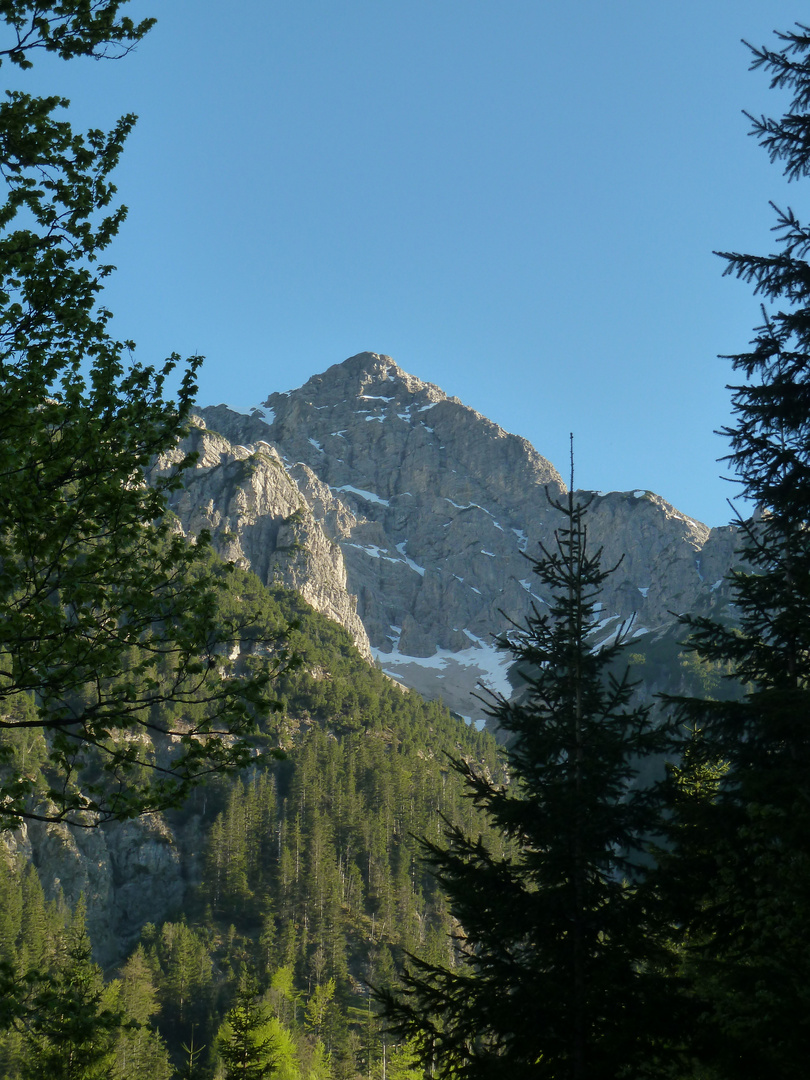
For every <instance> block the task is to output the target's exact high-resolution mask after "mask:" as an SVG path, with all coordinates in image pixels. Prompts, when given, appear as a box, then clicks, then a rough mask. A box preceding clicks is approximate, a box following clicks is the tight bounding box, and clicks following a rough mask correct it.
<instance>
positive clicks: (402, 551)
mask: <svg viewBox="0 0 810 1080" xmlns="http://www.w3.org/2000/svg"><path fill="white" fill-rule="evenodd" d="M406 544H407V540H403V541H402V543H401V544H397V551H398V552H399V553H400V555H401V556H402V558H403V559H404V560H405V562H406V563H407V564H408V566H410V568H411V570H415V571H416V573H417V574H419V576H420V577H424V576H425V568H424V566H420V565H419V564H418V563H415V562H414V561H413V559H410V558H408V556H407V555H406V554H405V545H406Z"/></svg>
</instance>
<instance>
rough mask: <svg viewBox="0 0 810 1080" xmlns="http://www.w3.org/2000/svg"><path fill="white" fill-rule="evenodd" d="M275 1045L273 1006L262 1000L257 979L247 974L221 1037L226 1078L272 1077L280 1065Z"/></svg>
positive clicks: (241, 1079) (220, 1044) (233, 1079)
mask: <svg viewBox="0 0 810 1080" xmlns="http://www.w3.org/2000/svg"><path fill="white" fill-rule="evenodd" d="M274 1044H275V1039H274V1032H273V1028H272V1025H271V1023H270V1013H269V1009H268V1007H267V1006H266V1005H263V1004H262V1003H261V1002H260V1001H259V1000H258V994H257V989H256V986H255V985H254V983H253V980H252V979H250V978H249V977H243V979H242V981H241V983H240V986H239V992H238V994H237V996H236V1001H235V1002H234V1004H233V1007H232V1008H231V1010H230V1011H229V1013H228V1015H227V1017H226V1019H225V1024H224V1025H223V1028H222V1030H221V1031H220V1033H219V1036H218V1048H219V1057H220V1060H221V1061H222V1063H223V1065H224V1067H225V1073H224V1075H225V1077H226V1080H262V1077H268V1076H270V1075H271V1074H272V1073H273V1072H275V1070H276V1068H277V1062H276V1058H275V1053H274Z"/></svg>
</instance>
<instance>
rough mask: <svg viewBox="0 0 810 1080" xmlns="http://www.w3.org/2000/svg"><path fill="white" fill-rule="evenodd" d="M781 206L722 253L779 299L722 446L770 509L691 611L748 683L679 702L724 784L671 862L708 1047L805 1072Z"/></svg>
mask: <svg viewBox="0 0 810 1080" xmlns="http://www.w3.org/2000/svg"><path fill="white" fill-rule="evenodd" d="M776 36H777V39H778V41H779V48H778V49H768V48H761V49H758V48H752V50H751V51H752V54H753V62H752V65H751V66H752V68H761V69H763V70H764V71H766V72H768V73H769V74H770V76H771V86H772V87H773V88H779V89H787V90H789V91H790V92H791V94H792V101H791V104H790V107H789V108H788V111H787V112H786V113H785V114H784V115H783V116H782V117H780V118H778V119H770V118H766V117H761V118H760V119H756V118H754V117H753V116H749V119H750V120H751V121H752V134H753V135H754V136H755V137H756V138H757V140H758V141H759V142H760V144H761V145H762V146H763V147H764V148H765V150H766V151H767V152H768V154H769V156H770V158H771V160H772V161H774V162H776V161H778V162H781V163H783V165H784V172H785V174H786V176H787V177H788V179H790V180H796V179H800V178H802V177H805V176H807V175H808V173H810V112H809V107H810V28H808V27H805V26H801V25H798V26H797V28H796V30H794V31H791V32H788V33H779V34H777V35H776ZM749 47H750V46H749ZM774 211H775V214H776V224H775V226H774V232H775V233H776V236H777V240H778V249H777V251H776V252H775V253H774V254H771V255H767V256H757V255H743V254H739V253H735V252H718V254H720V255H721V257H722V258H723V259H725V260H726V268H725V273H726V274H732V275H734V276H736V277H739V278H742V279H743V280H744V281H747V282H749V283H751V284H753V286H754V291H755V293H757V294H759V295H760V296H762V297H764V299H765V301H766V302H767V303H769V304H772V305H774V309H773V310H768V309H767V308H766V306H764V305H763V308H762V324H761V326H759V327H758V328H757V330H756V331H755V334H756V336H755V338H754V340H753V342H752V344H751V348H750V350H749V351H747V352H745V353H741V354H738V355H734V356H731V357H728V358H727V359H730V360H731V362H732V365H733V368H734V371H735V372H737V373H739V375H740V377H741V378H740V381H739V382H738V383H737V384H736V385H733V386H731V387H730V388H729V389H730V390H731V391H732V402H733V408H734V413H735V423H734V424H733V426H730V427H726V428H724V429H723V431H722V434H724V435H726V436H727V437H728V439H729V440H730V446H731V453H730V454H729V455H728V457H727V459H726V460H727V461H729V462H730V464H731V466H732V467H733V469H734V471H735V473H736V476H737V478H738V480H739V482H740V485H741V489H742V495H744V496H745V498H747V499H748V500H750V501H751V502H752V503H753V504H754V506H755V507H756V513H755V515H754V517H753V518H752V519H751V520H749V521H745V522H740V526H741V536H742V544H741V549H740V554H741V557H742V559H743V560H744V564H743V565H744V569H740V570H738V571H736V572H735V573H733V575H732V579H731V581H732V589H733V594H734V603H735V606H736V612H737V614H738V622H737V624H736V625H733V626H729V625H721V624H718V623H715V622H712V621H711V620H709V619H705V618H702V619H687V620H685V621H686V623H687V625H688V626H689V628H690V631H691V634H692V638H691V643H692V646H693V647H694V649H695V650H696V652H697V654H698V656H699V657H701V658H703V659H707V660H712V661H722V662H727V663H729V664H730V665H731V667H732V668H733V673H734V674H733V677H734V678H735V679H737V680H739V682H740V683H742V684H743V686H744V687H745V694H744V696H743V697H742V699H741V700H733V701H723V702H718V701H709V700H678V701H677V705H678V711H679V715H680V717H681V719H682V720H683V721H684V722H685V723H686V725H687V726H688V727H691V728H693V729H695V730H696V731H698V732H699V738H697V739H696V740H695V741H694V742H693V744H692V746H691V747H690V750H689V756H690V759H691V761H692V763H693V764H694V769H695V770H702V771H703V773H704V774H705V775H711V773H712V770H714V781H713V782H712V783H711V784H709V785H706V789H707V790H708V791H709V793H710V794H711V792H712V791H713V792H714V795H713V797H710V798H704V799H703V800H702V801H701V802H699V803H698V804H697V805H696V804H695V802H694V800H690V801H688V803H687V807H688V815H687V817H686V818H684V816H683V814H676V816H675V819H674V822H673V840H674V844H675V851H674V857H668V858H667V859H666V860H665V872H666V874H667V876H668V877H669V879H670V880H669V893H670V896H671V898H672V900H673V903H674V905H675V909H676V910H679V911H680V914H681V916H682V917H683V919H684V922H685V930H686V936H687V941H688V954H687V955H688V967H689V970H690V971H691V972H692V973H693V976H694V993H695V995H696V998H697V1001H698V1003H699V1008H700V1009H701V1011H702V1013H703V1014H704V1015H705V1016H707V1017H708V1020H707V1021H706V1022H705V1023H704V1024H703V1025H702V1035H701V1037H700V1038H699V1039H698V1040H697V1043H696V1049H697V1051H698V1052H699V1053H700V1055H701V1056H703V1057H704V1058H705V1059H707V1060H710V1061H711V1062H713V1064H714V1066H715V1068H716V1069H717V1070H718V1071H719V1073H720V1075H721V1076H724V1077H725V1076H728V1077H752V1078H753V1077H761V1076H764V1075H772V1076H798V1075H801V1074H802V1073H803V1072H804V1071H805V1070H806V1066H807V1061H808V1060H810V938H808V933H807V926H808V922H809V921H810V528H808V525H809V524H810V268H809V267H808V262H807V255H808V252H810V227H808V226H806V225H803V224H802V223H801V221H800V220H799V219H798V217H797V216H796V215H795V214H794V212H793V211H792V210H791V209H786V210H781V209H778V208H776V207H774ZM681 805H683V804H681ZM665 885H666V881H665Z"/></svg>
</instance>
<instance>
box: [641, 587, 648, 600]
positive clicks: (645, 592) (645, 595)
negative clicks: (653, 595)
mask: <svg viewBox="0 0 810 1080" xmlns="http://www.w3.org/2000/svg"><path fill="white" fill-rule="evenodd" d="M638 591H639V592H640V593H641V595H642V596H643V597H644V599H645V600H646V599H647V593H648V592H649V591H650V586H649V585H639V586H638Z"/></svg>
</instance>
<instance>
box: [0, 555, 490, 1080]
mask: <svg viewBox="0 0 810 1080" xmlns="http://www.w3.org/2000/svg"><path fill="white" fill-rule="evenodd" d="M228 583H229V592H228V595H227V598H223V600H222V602H223V605H224V606H226V607H227V606H228V605H229V604H237V603H238V604H239V605H241V606H242V608H243V609H244V606H245V605H246V604H249V605H250V606H251V608H252V622H254V623H258V622H261V624H262V625H263V626H265V627H266V626H267V625H274V626H278V627H289V626H294V627H295V628H294V629H293V630H292V631H291V632H290V633H289V635H288V637H287V639H286V640H287V642H288V646H289V648H290V649H291V650H292V652H293V654H294V655H295V657H296V663H295V664H294V665H292V666H290V667H288V668H287V670H285V672H284V673H283V674H282V675H281V676H280V677H278V678H277V679H276V681H275V683H274V689H275V691H276V693H277V694H278V697H279V699H280V701H281V703H282V708H281V711H280V712H276V711H273V712H270V713H269V714H268V717H267V721H266V724H265V726H264V730H263V731H257V733H256V735H255V738H254V743H255V747H256V748H259V747H260V748H261V750H262V763H261V764H257V765H254V766H251V767H249V768H248V769H246V770H244V771H243V772H242V773H241V775H239V776H237V777H235V778H231V777H226V776H222V777H219V778H217V779H215V780H213V781H212V782H211V783H209V784H208V785H206V787H205V788H201V789H198V791H197V792H196V793H195V794H194V795H192V796H191V797H190V799H189V800H188V801H187V802H186V803H185V804H183V805H182V806H181V807H179V808H178V809H176V810H174V811H170V812H169V815H168V821H169V824H170V825H171V826H172V827H173V828H175V829H177V830H181V829H182V828H183V825H184V821H186V820H188V819H191V818H194V819H197V818H200V819H201V828H202V832H203V835H204V838H205V839H204V843H205V851H204V857H203V861H204V870H203V873H202V880H201V881H200V882H199V884H198V885H197V886H196V888H195V889H194V891H193V895H191V896H190V897H189V899H188V901H187V903H186V904H185V905H184V910H183V911H181V912H180V911H179V912H178V913H177V916H176V921H171V922H165V923H164V924H163V925H161V926H157V927H156V926H154V925H147V926H145V927H144V928H143V930H142V934H141V940H140V941H139V942H138V943H137V945H136V946H135V948H134V949H133V950H132V951H131V953H130V955H129V958H128V959H127V960H126V962H125V963H124V964H123V965H122V966H121V967H120V968H118V969H117V970H115V971H113V972H107V973H106V981H105V978H104V976H103V974H102V972H101V970H100V969H98V968H96V967H94V965H93V964H92V961H91V958H90V954H89V951H88V950H89V943H88V941H87V938H86V935H85V934H84V930H83V916H82V914H81V912H78V913H77V912H71V911H69V910H67V909H66V908H65V906H64V904H60V903H59V902H58V901H52V902H46V901H45V899H44V897H43V893H42V889H41V887H40V885H39V882H38V879H37V875H36V871H35V870H34V869H33V867H31V866H30V865H29V864H26V863H25V861H24V860H22V859H18V860H17V861H16V862H14V863H9V862H7V861H6V860H0V874H2V886H1V887H2V890H3V902H2V904H1V905H0V911H2V919H3V930H2V946H1V948H2V959H3V960H4V961H6V963H8V964H10V966H11V969H13V970H14V971H15V972H17V973H20V974H22V976H23V979H24V981H25V980H26V979H30V986H29V985H28V983H27V982H26V991H25V992H26V994H27V995H28V996H27V997H26V1001H27V1002H33V1001H36V1000H38V998H37V994H38V993H40V994H42V993H44V991H41V990H40V988H38V987H37V983H36V976H35V975H34V974H33V973H41V972H45V971H48V972H52V973H53V976H54V977H55V978H57V979H59V980H62V979H63V980H65V981H66V982H67V983H68V984H69V985H71V986H73V985H74V984H73V980H74V979H76V978H77V975H76V971H77V970H78V969H79V968H80V969H81V971H82V972H83V977H84V978H86V980H87V983H86V985H84V984H83V989H82V993H84V994H86V997H85V998H83V999H82V1001H83V1004H82V1008H85V1007H87V1008H89V1007H90V1006H91V1003H93V1004H92V1007H93V1008H94V1009H97V1010H98V1011H99V1014H101V1013H103V1012H104V1011H105V1010H106V1011H108V1012H110V1013H111V1014H114V1015H116V1016H118V1017H119V1019H118V1021H117V1028H116V1027H114V1028H113V1030H112V1032H111V1034H110V1039H109V1041H110V1049H109V1053H110V1054H111V1055H113V1056H114V1058H115V1061H116V1062H117V1064H116V1065H115V1066H114V1068H115V1069H117V1070H118V1071H114V1072H113V1073H112V1075H114V1076H119V1075H120V1076H122V1077H123V1076H130V1077H139V1076H143V1077H152V1076H160V1075H169V1072H168V1071H167V1070H168V1065H167V1064H166V1062H167V1061H171V1063H172V1065H173V1067H176V1068H178V1069H180V1068H182V1067H183V1064H184V1063H185V1064H187V1063H188V1056H189V1053H190V1049H188V1050H184V1049H183V1047H184V1046H185V1047H188V1048H191V1047H192V1045H193V1046H196V1047H197V1048H198V1054H197V1058H198V1061H197V1064H196V1065H195V1068H197V1069H198V1073H197V1075H200V1076H204V1075H211V1070H212V1069H213V1068H214V1067H215V1063H216V1062H217V1060H218V1049H217V1047H218V1045H219V1044H218V1041H217V1036H218V1032H220V1031H221V1028H222V1025H223V1024H224V1023H225V1022H226V1017H227V1015H228V1011H229V1009H231V1008H232V1007H233V1005H234V1002H235V1000H236V999H237V996H238V992H239V987H240V982H241V981H242V980H244V979H252V980H255V981H256V984H257V986H258V987H259V988H260V989H261V992H262V994H263V995H264V996H265V997H266V1003H265V1005H266V1008H267V1010H268V1013H267V1015H268V1020H267V1022H268V1024H270V1026H271V1030H272V1031H273V1032H275V1034H274V1039H275V1040H276V1041H279V1040H280V1042H281V1044H283V1046H284V1048H285V1051H284V1053H285V1058H284V1075H287V1076H289V1077H297V1076H306V1075H310V1074H312V1075H317V1076H327V1075H329V1076H333V1075H334V1076H345V1077H353V1076H355V1075H356V1074H357V1073H358V1072H363V1073H368V1072H369V1071H371V1072H372V1073H373V1074H374V1075H377V1074H379V1071H380V1068H381V1067H382V1061H383V1055H385V1057H386V1062H387V1064H386V1069H387V1071H389V1072H390V1070H391V1069H393V1070H394V1074H393V1075H396V1069H397V1044H396V1042H395V1041H391V1040H389V1042H388V1043H386V1038H385V1034H384V1032H383V1028H382V1025H381V1022H380V1019H379V1017H378V1009H377V1006H376V1004H375V1003H374V1002H373V1001H372V1000H371V998H370V986H371V985H374V986H380V987H388V986H390V985H391V984H392V981H393V980H394V978H395V970H396V966H397V964H398V963H399V962H400V961H401V959H402V955H403V952H404V951H405V950H408V951H419V952H425V954H426V955H429V956H431V957H432V958H434V959H437V960H438V959H441V958H447V957H448V956H449V951H450V931H451V925H452V919H451V915H450V912H449V910H448V907H447V903H446V901H445V899H444V896H443V894H442V892H441V890H440V889H439V888H438V886H437V884H436V882H435V880H434V879H433V877H432V876H431V875H430V873H429V872H428V871H427V868H426V867H425V866H424V865H423V863H422V861H421V859H420V858H419V855H418V850H417V849H418V842H417V838H418V837H421V836H430V837H432V838H433V839H439V837H440V835H441V832H442V829H443V828H444V824H443V820H444V819H446V820H447V821H448V822H452V823H454V824H455V823H462V822H466V824H467V825H468V826H474V827H475V828H476V829H479V830H481V831H482V832H483V835H484V836H486V838H487V840H488V842H492V843H496V844H497V843H499V841H498V838H497V834H496V833H494V832H493V831H492V830H490V829H488V828H487V827H486V824H485V823H478V822H477V821H476V820H474V816H473V811H472V810H471V807H470V806H469V803H468V802H467V801H465V800H464V798H463V784H462V782H461V780H460V778H459V777H458V776H457V775H456V773H455V772H454V771H453V770H452V769H451V768H450V767H449V765H448V755H452V756H453V757H457V756H459V755H461V756H465V757H469V758H471V759H473V760H475V761H476V762H477V763H478V764H480V765H481V766H483V767H485V768H486V769H487V770H489V771H490V772H491V774H492V775H493V776H494V777H501V776H502V774H503V763H502V761H501V759H500V757H499V754H498V751H497V746H496V743H495V740H494V739H493V738H492V737H491V736H490V735H489V734H487V733H486V732H479V731H476V730H475V729H474V728H471V727H468V726H466V725H465V724H464V723H463V722H462V721H460V720H458V719H456V718H454V717H452V716H451V715H450V714H449V713H448V712H447V710H446V709H444V708H443V707H442V706H441V705H440V704H437V703H428V702H425V701H424V700H422V699H421V698H420V697H419V696H418V695H417V694H415V693H413V692H410V691H406V690H404V689H403V688H402V687H400V686H398V685H397V684H395V683H392V682H391V680H390V679H388V678H387V677H386V676H384V675H383V674H382V673H381V672H379V671H377V670H376V669H375V668H373V667H370V666H369V665H368V664H367V663H366V662H365V661H364V660H362V658H361V657H360V656H359V654H358V653H357V651H356V649H355V648H354V646H353V645H352V643H351V641H350V639H349V636H348V634H347V633H346V632H345V631H344V630H343V629H342V628H341V627H339V626H337V625H336V624H334V623H331V622H330V621H329V620H327V619H325V618H324V617H323V616H321V615H319V614H318V613H317V612H315V611H313V610H312V609H311V608H309V606H308V605H307V604H306V603H305V602H304V601H303V600H301V599H300V598H299V597H298V596H296V595H295V594H293V593H287V592H284V591H283V590H275V591H274V592H272V593H271V592H270V591H269V590H266V589H265V588H264V587H263V586H262V585H261V583H260V582H259V581H258V579H256V578H255V577H254V576H253V575H250V574H247V573H244V572H242V571H238V570H235V571H234V572H233V573H231V574H230V575H229V577H228ZM268 751H273V752H275V753H278V754H279V755H280V757H276V756H274V754H271V753H268ZM35 762H36V758H35V757H33V756H31V755H30V754H29V758H28V767H29V768H31V766H32V764H34V763H35ZM203 805H204V807H205V808H204V810H203V809H202V807H203ZM77 965H78V968H77ZM49 992H53V991H52V989H51V990H50V991H49ZM133 1001H134V1002H135V1004H133ZM133 1010H134V1011H133ZM144 1010H146V1011H144ZM133 1023H135V1024H136V1025H137V1027H136V1029H135V1031H136V1033H137V1038H136V1036H135V1035H134V1034H132V1031H130V1029H129V1027H128V1026H127V1025H131V1024H133ZM157 1033H159V1036H158V1034H157ZM28 1034H29V1035H30V1038H26V1037H24V1036H23V1034H21V1033H20V1032H19V1031H16V1032H12V1033H10V1034H7V1035H6V1036H5V1038H4V1039H3V1040H2V1043H1V1044H0V1045H2V1057H0V1060H1V1061H2V1062H3V1067H4V1068H5V1073H3V1075H7V1076H8V1077H9V1080H11V1078H16V1077H18V1076H23V1075H27V1074H26V1073H25V1071H24V1067H26V1068H27V1067H28V1065H27V1064H26V1063H27V1062H28V1061H29V1057H30V1054H31V1047H32V1045H38V1044H37V1038H38V1036H39V1034H40V1032H39V1031H37V1032H36V1033H35V1032H34V1031H33V1030H32V1031H29V1033H28ZM95 1037H97V1035H94V1038H95ZM32 1040H33V1041H32ZM203 1048H204V1049H203ZM158 1062H161V1063H163V1064H160V1066H159V1067H160V1068H161V1069H163V1070H164V1072H163V1073H161V1072H159V1071H157V1070H158V1064H157V1063H158ZM43 1075H44V1073H43Z"/></svg>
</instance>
